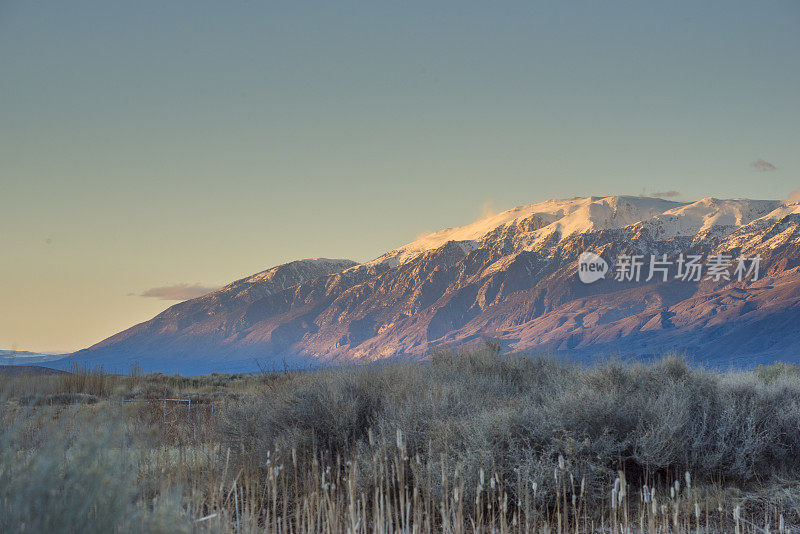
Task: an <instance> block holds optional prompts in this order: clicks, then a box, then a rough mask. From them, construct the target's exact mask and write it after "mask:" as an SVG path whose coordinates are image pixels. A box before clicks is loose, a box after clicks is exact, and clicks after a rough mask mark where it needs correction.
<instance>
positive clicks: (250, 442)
mask: <svg viewBox="0 0 800 534" xmlns="http://www.w3.org/2000/svg"><path fill="white" fill-rule="evenodd" d="M164 399H173V400H166V401H165V400H164ZM189 401H191V402H189ZM0 405H1V406H2V408H1V409H0V422H1V423H2V430H1V431H0V432H1V433H0V532H4V533H6V532H7V533H15V532H48V533H51V534H55V533H60V532H97V533H112V532H169V533H172V532H231V533H234V532H235V533H250V532H265V531H266V532H287V533H288V532H298V533H299V532H307V533H314V532H539V533H553V534H555V533H558V534H568V533H575V534H580V533H587V532H604V533H608V534H617V533H619V534H623V533H627V532H647V533H653V534H655V533H664V534H666V533H668V532H673V533H678V532H687V533H689V532H691V533H696V534H700V533H704V532H730V533H732V534H741V533H759V532H760V533H764V532H770V533H771V532H776V533H780V534H783V533H784V532H790V531H796V530H797V529H799V528H800V372H798V370H797V369H796V368H795V367H793V366H785V365H775V366H770V367H762V368H759V369H757V370H756V371H753V372H742V373H715V372H712V371H708V370H703V369H698V368H693V367H691V366H690V365H688V364H687V363H686V362H685V361H683V360H681V359H678V358H665V359H664V360H662V361H659V362H656V363H652V364H636V365H632V364H622V363H615V362H609V363H606V364H602V365H598V366H594V367H581V366H578V365H571V364H564V363H559V362H557V361H555V360H553V359H550V358H530V357H522V356H514V357H502V356H499V355H498V354H497V351H496V350H495V348H493V347H491V346H487V347H486V348H485V349H484V350H476V351H472V352H464V353H439V354H435V355H433V356H432V358H431V360H430V362H426V363H419V362H417V363H387V364H382V365H369V366H360V367H342V368H336V369H329V370H320V371H315V372H285V373H277V374H261V375H209V376H202V377H191V378H190V377H181V376H165V375H160V374H142V373H140V372H139V371H138V369H137V368H136V367H135V366H134V367H133V368H132V369H130V370H129V372H127V373H126V374H114V375H112V374H107V373H104V372H103V370H102V369H89V368H74V369H72V372H71V373H70V374H63V375H42V374H39V375H24V374H23V375H14V376H0Z"/></svg>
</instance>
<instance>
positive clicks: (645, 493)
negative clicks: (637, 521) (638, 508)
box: [642, 484, 650, 504]
mask: <svg viewBox="0 0 800 534" xmlns="http://www.w3.org/2000/svg"><path fill="white" fill-rule="evenodd" d="M642 496H643V497H644V499H643V500H644V502H645V504H650V488H648V487H647V484H645V485H644V487H643V488H642Z"/></svg>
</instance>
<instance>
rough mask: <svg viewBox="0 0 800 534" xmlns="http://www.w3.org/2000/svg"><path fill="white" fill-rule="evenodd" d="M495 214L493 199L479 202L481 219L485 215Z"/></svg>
mask: <svg viewBox="0 0 800 534" xmlns="http://www.w3.org/2000/svg"><path fill="white" fill-rule="evenodd" d="M495 214H497V210H495V209H494V201H492V200H485V201H483V203H482V204H481V219H486V218H487V217H491V216H492V215H495Z"/></svg>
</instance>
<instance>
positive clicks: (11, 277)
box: [0, 0, 800, 350]
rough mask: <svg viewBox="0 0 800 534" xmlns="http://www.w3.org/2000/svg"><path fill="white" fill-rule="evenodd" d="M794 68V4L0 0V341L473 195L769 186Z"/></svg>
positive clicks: (54, 344) (123, 311) (79, 321)
mask: <svg viewBox="0 0 800 534" xmlns="http://www.w3.org/2000/svg"><path fill="white" fill-rule="evenodd" d="M799 65H800V3H798V2H796V1H794V0H791V1H785V2H731V1H726V2H642V1H636V2H596V1H591V2H547V3H544V2H541V3H540V2H493V3H487V2H442V3H432V2H395V3H383V2H363V3H355V2H346V1H340V2H326V3H303V2H254V1H252V2H205V1H198V0H192V1H188V0H187V1H178V0H173V1H170V2H163V1H158V2H155V1H145V0H138V1H136V2H108V1H107V0H104V1H91V2H90V1H80V0H76V1H72V2H62V1H37V2H24V1H21V0H19V1H17V0H2V1H0V124H2V127H1V128H0V202H2V213H3V217H2V219H0V247H2V250H4V251H5V253H6V256H5V261H3V262H0V302H2V309H1V310H0V348H11V347H12V346H16V347H17V348H19V349H29V350H72V349H77V348H81V347H84V346H87V345H89V344H91V343H94V342H96V341H99V340H100V339H102V338H103V337H105V336H107V335H110V334H113V333H115V332H116V331H119V330H121V329H123V328H126V327H128V326H130V325H132V324H134V323H136V322H139V321H142V320H145V319H147V318H149V317H151V316H152V315H153V314H155V313H157V312H158V311H160V310H162V309H163V308H165V307H166V306H168V305H169V304H171V302H169V301H163V300H156V299H152V298H145V297H140V296H130V295H129V294H131V293H133V294H134V295H139V294H140V293H142V292H143V291H145V290H147V289H149V288H152V287H158V286H166V285H172V284H179V283H195V282H197V283H201V284H207V285H216V284H222V283H226V282H228V281H230V280H232V279H235V278H237V277H240V276H243V275H246V274H250V273H253V272H256V271H259V270H261V269H264V268H267V267H270V266H272V265H275V264H279V263H283V262H286V261H289V260H291V259H295V258H301V257H309V256H327V257H347V258H352V259H355V260H359V261H363V260H367V259H370V258H372V257H375V256H377V255H379V254H380V253H382V252H384V251H385V250H388V249H390V248H393V247H395V246H398V245H401V244H403V243H405V242H407V241H410V240H412V239H413V238H414V237H415V236H416V235H417V234H419V233H422V232H424V231H426V230H436V229H440V228H442V227H445V226H455V225H459V224H465V223H467V222H469V221H471V220H473V219H475V218H476V217H477V216H478V215H479V214H480V211H481V206H482V205H483V204H485V203H487V202H490V203H491V204H493V206H494V208H495V209H498V210H499V209H504V208H508V207H512V206H515V205H520V204H529V203H532V202H536V201H541V200H545V199H548V198H554V197H568V196H575V195H581V196H585V195H591V194H595V195H602V194H615V193H627V194H640V193H653V192H659V191H669V190H677V191H679V192H680V193H681V197H679V198H681V199H693V198H700V197H705V196H717V197H736V196H743V197H755V198H784V197H785V196H786V195H787V194H788V193H789V192H790V191H791V190H794V189H798V188H800V180H799V179H798V170H799V169H800V148H799V147H798V140H800V68H799V67H798V66H799ZM759 158H763V159H764V160H766V161H768V162H771V163H773V164H774V165H776V166H777V167H778V170H776V171H772V172H758V171H756V170H755V169H753V168H752V167H751V166H750V165H751V163H752V162H753V161H755V160H757V159H759Z"/></svg>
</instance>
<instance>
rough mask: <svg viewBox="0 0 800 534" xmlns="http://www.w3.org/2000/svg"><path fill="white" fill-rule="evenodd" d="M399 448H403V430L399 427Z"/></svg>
mask: <svg viewBox="0 0 800 534" xmlns="http://www.w3.org/2000/svg"><path fill="white" fill-rule="evenodd" d="M397 448H398V449H400V450H403V431H402V430H400V429H399V428H398V429H397Z"/></svg>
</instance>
